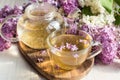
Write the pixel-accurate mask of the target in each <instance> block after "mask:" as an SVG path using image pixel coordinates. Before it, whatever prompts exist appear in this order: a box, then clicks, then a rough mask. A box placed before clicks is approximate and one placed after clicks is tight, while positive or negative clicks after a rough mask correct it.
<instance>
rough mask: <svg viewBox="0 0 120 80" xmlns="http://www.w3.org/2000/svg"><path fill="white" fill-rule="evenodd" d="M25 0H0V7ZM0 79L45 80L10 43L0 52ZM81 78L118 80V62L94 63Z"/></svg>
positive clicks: (119, 73)
mask: <svg viewBox="0 0 120 80" xmlns="http://www.w3.org/2000/svg"><path fill="white" fill-rule="evenodd" d="M23 2H27V0H0V8H2V7H3V6H4V5H11V6H13V5H15V4H17V5H21V4H22V3H23ZM0 80H46V79H44V78H43V77H42V76H39V75H38V74H37V73H36V72H35V71H34V69H32V68H31V67H30V66H29V64H28V63H27V62H26V61H25V60H24V59H23V58H22V56H21V55H20V53H19V51H18V49H17V46H16V45H12V47H11V48H9V49H8V50H6V51H3V52H0ZM82 80H120V63H113V64H111V65H100V64H97V65H94V67H93V68H92V70H91V71H90V72H89V74H88V75H86V76H85V77H84V78H83V79H82Z"/></svg>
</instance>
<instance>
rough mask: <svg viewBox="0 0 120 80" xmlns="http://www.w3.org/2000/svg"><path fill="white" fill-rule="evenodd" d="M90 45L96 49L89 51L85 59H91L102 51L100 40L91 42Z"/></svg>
mask: <svg viewBox="0 0 120 80" xmlns="http://www.w3.org/2000/svg"><path fill="white" fill-rule="evenodd" d="M92 46H96V47H97V50H94V51H93V52H91V54H90V55H89V56H88V58H87V59H91V58H93V57H95V56H97V55H98V54H100V53H101V52H102V46H101V43H100V42H93V44H92Z"/></svg>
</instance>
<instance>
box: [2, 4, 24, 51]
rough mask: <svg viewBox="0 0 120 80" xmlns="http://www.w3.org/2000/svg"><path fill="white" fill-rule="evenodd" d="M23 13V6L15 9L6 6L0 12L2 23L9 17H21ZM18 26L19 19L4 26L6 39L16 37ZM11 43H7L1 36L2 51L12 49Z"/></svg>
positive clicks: (3, 31)
mask: <svg viewBox="0 0 120 80" xmlns="http://www.w3.org/2000/svg"><path fill="white" fill-rule="evenodd" d="M22 13H23V7H22V6H14V8H11V7H10V6H7V5H6V6H4V7H3V8H2V9H1V10H0V23H2V22H3V21H4V19H5V18H6V17H8V16H9V15H13V14H14V15H20V14H22ZM16 24H17V19H15V18H13V19H10V20H8V21H7V22H6V23H5V24H4V25H3V26H2V31H1V32H2V34H4V36H6V37H9V38H11V37H15V36H16V35H17V34H16ZM10 44H11V43H10V42H8V41H5V40H4V39H3V38H2V37H1V36H0V51H3V50H4V49H8V48H9V47H10Z"/></svg>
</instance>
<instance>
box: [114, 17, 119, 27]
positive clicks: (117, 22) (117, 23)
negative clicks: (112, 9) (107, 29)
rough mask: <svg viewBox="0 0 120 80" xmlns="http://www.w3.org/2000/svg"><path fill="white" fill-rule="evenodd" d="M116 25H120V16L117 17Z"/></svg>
mask: <svg viewBox="0 0 120 80" xmlns="http://www.w3.org/2000/svg"><path fill="white" fill-rule="evenodd" d="M114 23H115V25H120V15H116V16H115V22H114Z"/></svg>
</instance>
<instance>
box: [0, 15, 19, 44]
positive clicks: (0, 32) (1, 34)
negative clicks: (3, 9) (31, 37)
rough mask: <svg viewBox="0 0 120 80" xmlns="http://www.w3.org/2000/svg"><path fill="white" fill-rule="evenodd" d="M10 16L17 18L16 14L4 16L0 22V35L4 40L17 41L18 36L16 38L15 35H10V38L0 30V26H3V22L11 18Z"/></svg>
mask: <svg viewBox="0 0 120 80" xmlns="http://www.w3.org/2000/svg"><path fill="white" fill-rule="evenodd" d="M12 18H18V16H17V15H10V16H8V17H6V18H5V19H4V21H3V22H2V23H1V25H0V36H1V37H2V38H3V39H4V40H6V41H9V42H17V41H18V38H17V37H12V38H10V37H7V36H5V35H4V33H3V31H2V27H3V26H4V24H5V23H6V22H7V21H8V20H9V19H12Z"/></svg>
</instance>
